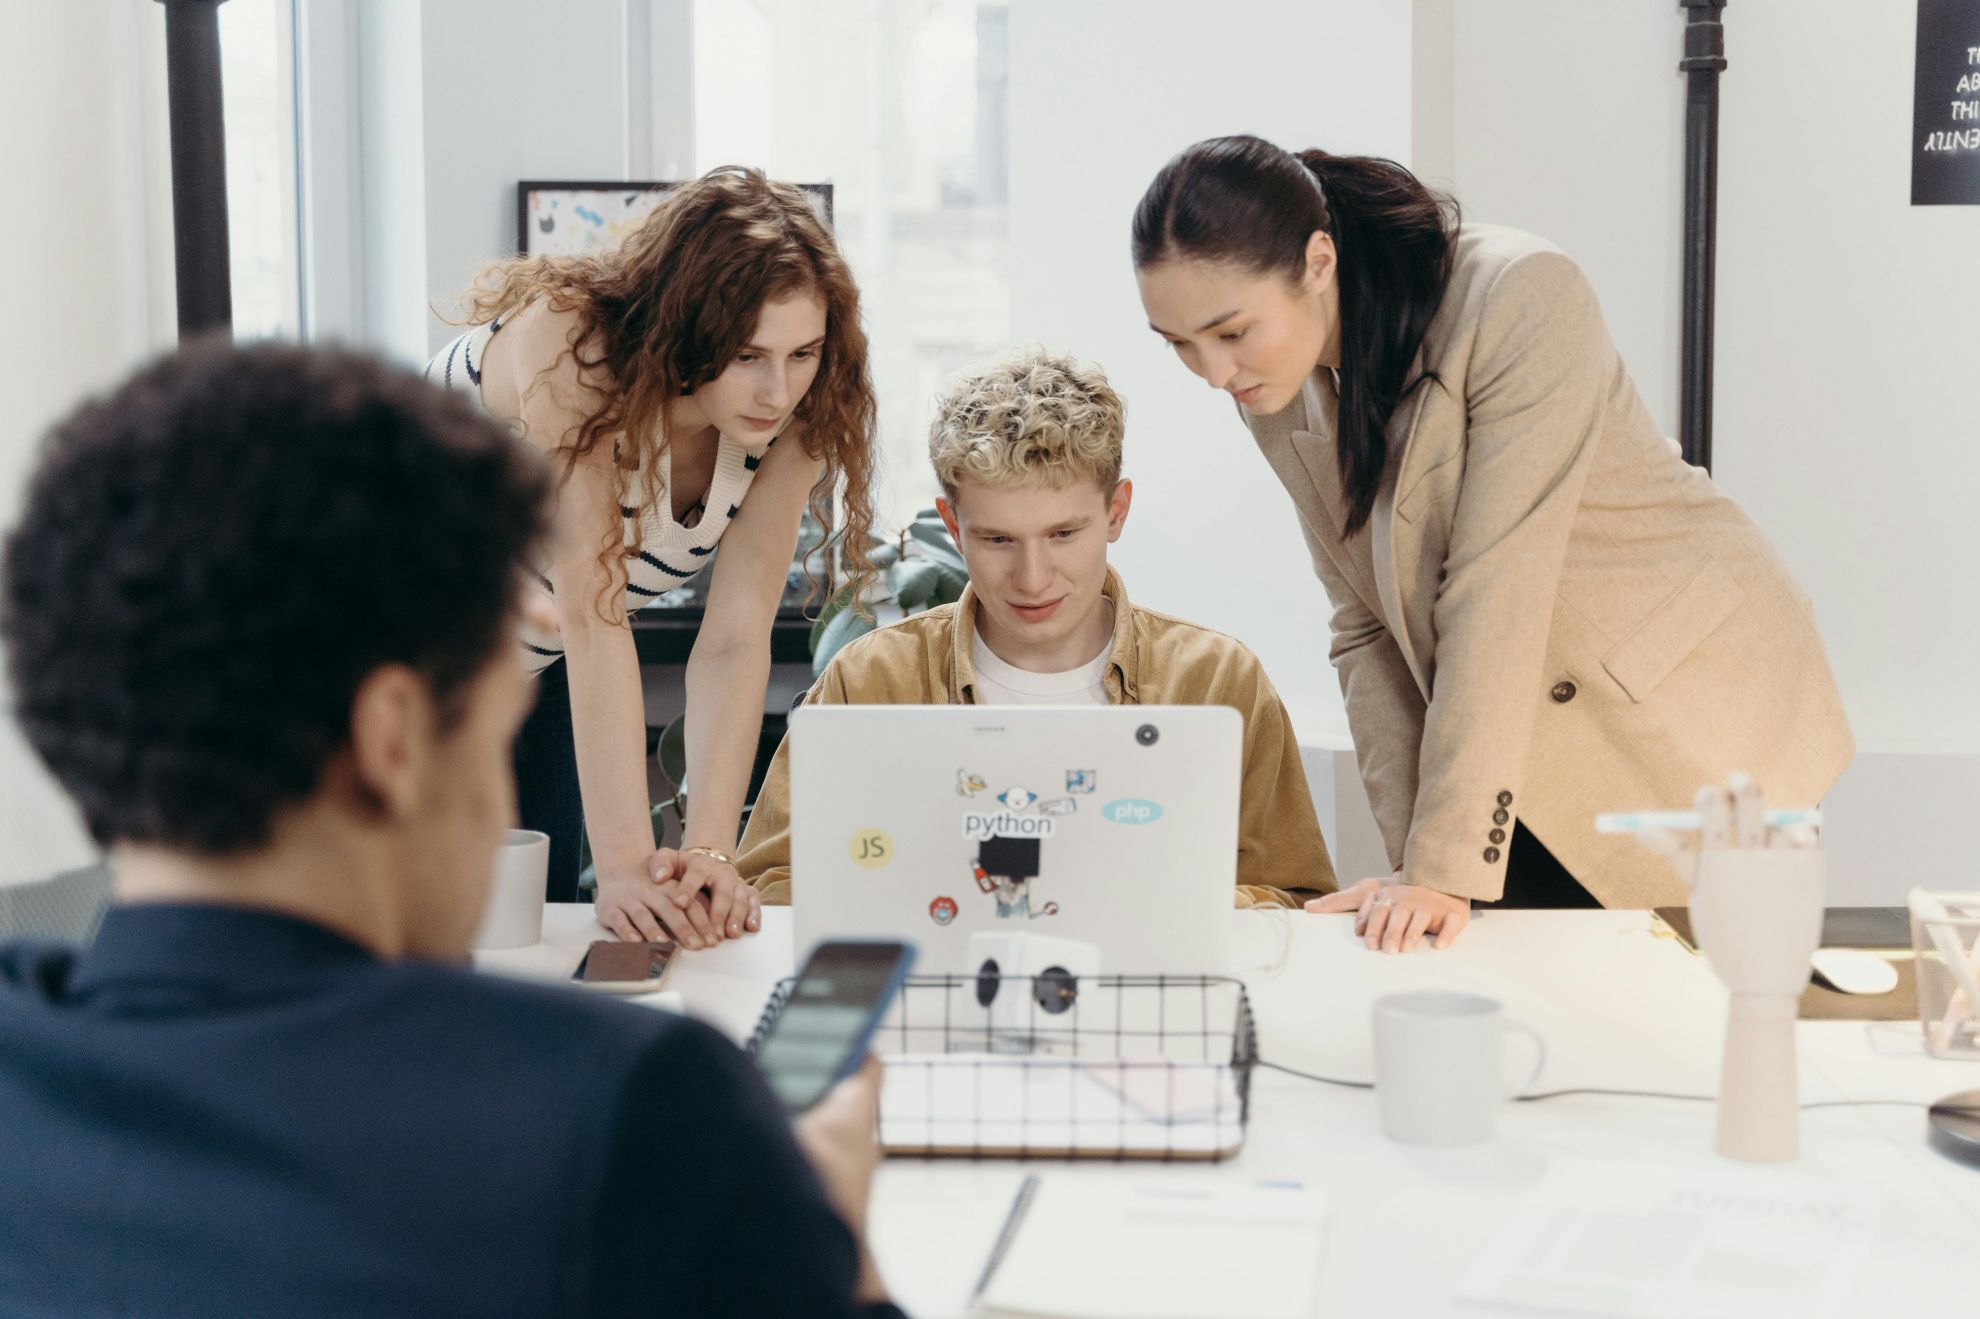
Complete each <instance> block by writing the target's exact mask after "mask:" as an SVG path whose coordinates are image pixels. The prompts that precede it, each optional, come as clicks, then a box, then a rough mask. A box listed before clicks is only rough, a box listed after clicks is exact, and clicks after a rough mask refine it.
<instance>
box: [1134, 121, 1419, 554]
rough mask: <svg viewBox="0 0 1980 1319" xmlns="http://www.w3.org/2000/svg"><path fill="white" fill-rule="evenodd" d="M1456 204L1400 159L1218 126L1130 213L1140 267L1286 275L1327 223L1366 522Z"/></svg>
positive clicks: (1362, 522)
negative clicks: (1186, 264) (1179, 265)
mask: <svg viewBox="0 0 1980 1319" xmlns="http://www.w3.org/2000/svg"><path fill="white" fill-rule="evenodd" d="M1457 226H1458V207H1457V203H1456V202H1455V201H1453V200H1451V199H1450V198H1449V197H1445V196H1442V195H1440V194H1438V193H1434V192H1432V191H1431V190H1430V189H1428V188H1426V187H1425V186H1424V185H1423V184H1422V183H1421V182H1419V181H1418V180H1417V178H1416V176H1415V175H1414V174H1411V173H1410V172H1409V171H1408V170H1406V169H1404V168H1403V167H1402V166H1401V165H1398V164H1396V163H1395V162H1394V161H1391V160H1382V159H1379V158H1377V157H1373V156H1335V155H1330V154H1328V153H1327V152H1325V151H1319V150H1311V151H1302V152H1300V153H1299V154H1298V155H1296V156H1295V155H1293V154H1291V153H1290V152H1286V151H1282V150H1280V149H1279V148H1278V147H1276V146H1273V145H1272V144H1271V143H1269V142H1266V141H1264V140H1263V139H1261V138H1256V137H1249V136H1239V137H1220V138H1211V139H1209V140H1208V141H1204V142H1199V143H1197V144H1196V145H1195V146H1193V147H1190V148H1189V149H1188V150H1186V151H1184V152H1183V153H1182V154H1181V155H1178V156H1177V157H1175V158H1174V159H1173V160H1171V161H1170V162H1169V163H1168V164H1167V165H1164V166H1163V167H1162V170H1161V172H1160V173H1159V174H1157V175H1156V176H1155V181H1154V182H1153V183H1151V184H1149V185H1148V191H1147V192H1146V193H1144V194H1143V195H1142V198H1141V204H1140V205H1139V206H1138V207H1136V208H1135V214H1134V263H1135V266H1136V268H1137V269H1145V268H1147V267H1149V266H1153V265H1157V264H1160V263H1161V262H1164V261H1168V260H1173V259H1176V258H1184V259H1192V260H1200V261H1216V262H1229V263H1232V264H1236V265H1238V266H1241V267H1242V268H1245V269H1248V270H1252V271H1255V272H1257V273H1260V274H1267V273H1277V274H1279V275H1281V276H1283V277H1284V278H1285V279H1286V280H1288V281H1289V282H1292V281H1297V280H1299V279H1301V278H1302V277H1303V276H1304V275H1305V274H1306V245H1307V240H1308V239H1309V238H1310V237H1311V236H1312V235H1313V233H1314V232H1315V231H1316V230H1318V231H1321V232H1324V233H1326V234H1327V235H1328V237H1330V238H1332V239H1333V240H1334V248H1335V250H1336V251H1337V252H1338V253H1339V258H1340V261H1339V285H1340V320H1341V325H1340V334H1341V372H1340V380H1341V385H1340V417H1339V420H1338V422H1337V424H1336V426H1335V455H1336V459H1337V461H1338V463H1339V465H1340V474H1341V488H1342V491H1343V493H1344V494H1345V495H1346V498H1347V505H1348V513H1347V521H1346V524H1345V525H1344V526H1343V527H1342V535H1343V536H1346V537H1352V536H1353V535H1354V534H1355V533H1356V532H1358V531H1360V530H1361V528H1362V527H1364V526H1366V525H1367V523H1368V517H1369V514H1370V513H1371V512H1372V511H1373V510H1374V507H1375V495H1376V492H1377V491H1378V490H1379V489H1380V488H1381V484H1382V472H1383V469H1384V468H1385V467H1386V466H1387V464H1388V459H1389V445H1388V436H1387V432H1386V427H1387V426H1388V423H1389V418H1390V417H1391V416H1392V415H1394V413H1395V410H1396V406H1397V405H1398V404H1399V403H1401V401H1402V400H1403V398H1404V397H1405V396H1407V395H1408V394H1409V393H1410V391H1411V390H1413V389H1415V388H1416V386H1418V385H1420V384H1421V383H1423V381H1424V380H1426V379H1431V378H1433V377H1431V376H1429V375H1428V374H1425V375H1421V376H1417V377H1416V378H1414V379H1411V378H1409V369H1410V366H1411V364H1412V363H1413V362H1414V361H1415V358H1416V353H1417V349H1418V348H1419V347H1420V346H1421V344H1422V342H1423V334H1424V331H1425V330H1426V329H1428V328H1429V325H1430V321H1431V319H1432V318H1433V317H1435V316H1436V314H1437V307H1438V304H1439V303H1441V302H1442V301H1443V296H1444V285H1445V284H1446V283H1447V282H1448V281H1449V279H1450V273H1451V264H1452V261H1453V259H1454V255H1455V249H1456V237H1457Z"/></svg>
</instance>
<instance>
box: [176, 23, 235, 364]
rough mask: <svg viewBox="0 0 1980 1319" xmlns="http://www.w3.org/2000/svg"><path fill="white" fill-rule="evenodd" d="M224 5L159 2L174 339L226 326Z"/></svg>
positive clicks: (229, 297)
mask: <svg viewBox="0 0 1980 1319" xmlns="http://www.w3.org/2000/svg"><path fill="white" fill-rule="evenodd" d="M225 2H226V0H159V3H160V4H162V5H164V6H165V81H166V95H167V96H168V98H169V99H170V103H171V125H172V249H173V259H174V261H175V263H176V269H177V275H178V288H179V336H180V337H181V338H186V337H189V336H191V335H195V334H198V333H200V332H202V331H205V330H216V329H217V330H225V329H230V328H231V327H232V326H233V323H234V292H233V284H232V281H231V278H230V276H229V274H228V262H227V141H226V135H225V132H224V123H225V117H224V112H223V110H222V108H221V102H220V6H221V5H222V4H224V3H225Z"/></svg>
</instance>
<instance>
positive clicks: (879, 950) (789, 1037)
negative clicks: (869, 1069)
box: [756, 939, 915, 1113]
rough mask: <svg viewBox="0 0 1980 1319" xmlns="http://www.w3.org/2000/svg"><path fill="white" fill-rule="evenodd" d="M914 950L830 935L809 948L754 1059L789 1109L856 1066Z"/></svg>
mask: <svg viewBox="0 0 1980 1319" xmlns="http://www.w3.org/2000/svg"><path fill="white" fill-rule="evenodd" d="M914 951H915V950H914V945H913V944H911V943H905V942H902V941H900V940H891V939H890V940H879V939H876V940H872V941H862V942H851V941H841V940H836V939H832V940H827V941H826V942H824V943H821V944H819V945H818V946H817V947H816V948H814V949H812V950H811V956H810V957H808V958H806V959H805V963H804V970H802V971H800V972H798V978H797V980H796V982H795V983H794V984H792V986H791V993H790V997H789V998H788V999H786V1000H785V1002H784V1010H783V1011H782V1012H780V1013H778V1014H777V1019H776V1020H775V1021H773V1022H771V1023H770V1029H769V1031H768V1033H766V1034H765V1035H764V1036H763V1038H762V1039H761V1040H760V1041H758V1042H757V1046H756V1063H757V1066H759V1067H761V1068H762V1069H763V1075H764V1076H765V1078H766V1079H768V1080H769V1082H770V1092H771V1093H772V1094H774V1095H776V1096H777V1098H778V1099H779V1100H781V1101H782V1103H783V1105H784V1107H785V1108H786V1109H788V1110H789V1111H790V1112H792V1113H802V1112H803V1111H804V1110H806V1109H807V1108H810V1107H811V1106H812V1105H813V1104H815V1103H817V1102H818V1101H819V1100H820V1099H823V1098H824V1097H825V1092H826V1091H828V1090H830V1089H831V1088H832V1087H833V1086H835V1085H837V1084H838V1083H839V1082H840V1081H843V1080H845V1079H846V1078H847V1077H848V1076H851V1075H852V1074H853V1073H854V1072H856V1071H858V1070H859V1065H860V1063H862V1062H863V1061H865V1059H866V1048H867V1045H868V1044H870V1043H871V1042H872V1040H873V1032H874V1031H875V1030H876V1029H878V1027H879V1025H880V1018H881V1017H883V1016H885V1015H886V1012H887V1008H888V1007H889V1005H891V1004H892V1003H893V1001H894V995H896V994H898V993H899V992H900V989H901V984H902V982H903V981H905V980H906V979H907V973H908V968H909V967H910V966H912V965H914Z"/></svg>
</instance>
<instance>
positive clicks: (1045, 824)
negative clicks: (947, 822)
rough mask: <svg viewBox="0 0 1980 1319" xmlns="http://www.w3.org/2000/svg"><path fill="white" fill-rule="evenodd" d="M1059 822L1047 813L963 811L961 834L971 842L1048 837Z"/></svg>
mask: <svg viewBox="0 0 1980 1319" xmlns="http://www.w3.org/2000/svg"><path fill="white" fill-rule="evenodd" d="M1058 825H1059V822H1058V821H1057V820H1055V819H1053V818H1052V817H1051V816H1049V815H1019V814H1018V813H1017V812H1016V811H964V812H963V818H962V836H963V837H964V838H967V839H969V840H970V841H971V842H973V843H980V842H983V841H984V840H985V839H989V838H1050V837H1051V836H1052V834H1053V832H1054V831H1055V830H1056V829H1057V828H1058Z"/></svg>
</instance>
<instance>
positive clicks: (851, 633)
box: [811, 508, 969, 677]
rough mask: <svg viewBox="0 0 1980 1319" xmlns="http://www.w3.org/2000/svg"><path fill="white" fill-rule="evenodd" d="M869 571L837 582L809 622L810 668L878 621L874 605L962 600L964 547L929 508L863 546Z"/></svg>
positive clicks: (903, 608)
mask: <svg viewBox="0 0 1980 1319" xmlns="http://www.w3.org/2000/svg"><path fill="white" fill-rule="evenodd" d="M867 553H868V557H869V558H870V559H871V560H872V562H873V572H872V573H871V574H869V575H868V576H866V577H863V578H860V579H858V580H856V581H851V582H847V583H846V584H845V585H844V586H842V587H840V588H839V590H838V592H837V593H836V594H835V595H833V597H832V598H831V599H830V600H827V601H826V602H825V607H824V608H823V609H821V610H819V611H818V619H817V621H816V622H814V623H813V624H812V625H811V672H812V675H813V676H814V677H815V676H817V675H818V674H821V673H823V672H825V666H826V665H828V664H830V663H831V662H832V657H833V656H834V655H837V654H838V653H839V651H840V650H842V649H844V648H845V646H846V644H847V643H848V642H850V641H852V640H854V639H855V638H857V637H861V636H864V635H866V634H867V633H868V632H871V631H872V630H873V629H874V628H876V627H878V626H880V617H879V614H878V613H877V612H876V608H886V607H888V606H892V607H893V608H895V609H898V610H899V611H900V613H901V616H902V617H906V616H907V615H909V614H918V613H920V612H921V611H922V610H924V609H932V608H934V607H935V606H936V605H945V604H953V603H955V602H956V601H957V600H960V599H962V593H963V588H964V587H965V586H967V585H969V569H968V568H967V567H966V566H965V565H964V563H963V557H962V552H961V551H960V550H958V549H957V548H956V542H955V541H954V540H953V539H952V538H951V537H950V536H949V529H948V528H947V527H946V526H944V525H942V516H941V514H939V513H937V512H936V511H935V510H934V509H932V508H924V509H922V510H921V512H919V513H917V514H915V515H914V521H912V522H910V523H908V524H907V526H905V527H902V528H901V530H900V531H899V532H898V533H896V534H895V535H894V536H892V537H881V536H876V537H874V538H873V543H872V545H871V547H870V548H869V550H868V551H867Z"/></svg>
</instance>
